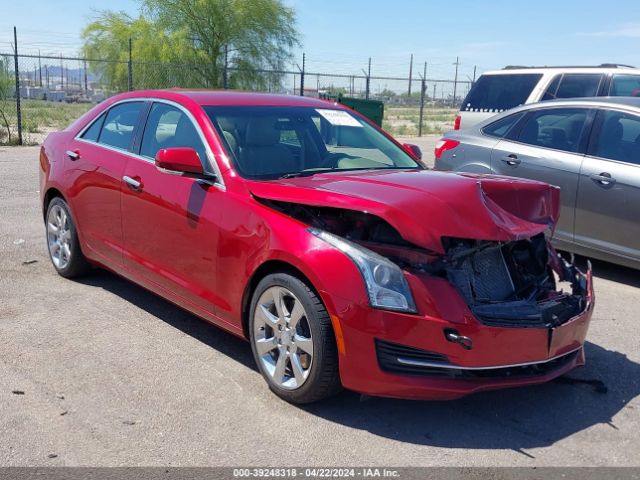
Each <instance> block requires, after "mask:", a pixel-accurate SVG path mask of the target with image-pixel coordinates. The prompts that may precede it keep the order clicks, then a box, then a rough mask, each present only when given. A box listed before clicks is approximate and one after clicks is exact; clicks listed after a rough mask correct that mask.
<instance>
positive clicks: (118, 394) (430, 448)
mask: <svg viewBox="0 0 640 480" xmlns="http://www.w3.org/2000/svg"><path fill="white" fill-rule="evenodd" d="M433 141H434V138H431V139H426V140H424V141H423V142H425V143H423V146H425V152H426V153H427V155H426V157H430V152H427V151H426V148H429V146H430V145H429V142H431V145H432V143H433ZM37 156H38V150H37V148H35V147H26V148H4V149H2V148H0V168H1V169H2V177H1V178H2V179H1V180H0V212H2V215H0V439H2V440H1V441H0V465H2V466H9V465H51V466H55V465H85V466H90V465H227V466H237V465H252V466H267V465H269V466H286V465H298V466H305V465H316V466H331V465H353V466H357V465H388V466H400V465H463V466H471V465H475V466H495V465H505V466H508V465H527V466H543V465H575V466H591V465H593V466H595V465H616V466H625V465H636V466H638V465H640V456H639V455H638V452H639V451H640V436H639V435H638V431H640V416H639V411H640V397H639V396H640V350H639V345H640V344H639V342H638V337H636V336H635V335H636V333H637V332H638V325H637V322H638V312H639V311H640V302H639V299H640V277H639V275H638V272H636V271H632V270H628V269H625V268H622V267H617V266H614V265H610V264H606V263H600V262H596V263H595V265H594V267H595V272H596V277H597V278H596V280H595V282H596V283H595V286H596V290H597V306H596V312H595V316H594V318H593V321H592V324H591V330H590V334H589V343H588V344H587V346H586V352H587V357H588V365H587V366H586V367H585V368H583V369H581V370H578V371H575V372H573V373H571V375H570V377H571V378H573V379H585V380H600V381H602V382H603V383H604V384H605V385H606V388H607V391H606V393H603V392H602V389H601V388H600V389H598V388H596V386H597V385H596V386H594V385H592V384H589V383H577V382H575V381H570V380H566V379H565V380H559V381H555V382H553V383H551V384H547V385H544V386H539V387H535V388H525V389H517V390H509V391H501V392H493V393H486V394H480V395H476V396H472V397H468V398H466V399H463V400H459V401H455V402H448V403H444V402H440V403H436V402H410V401H398V400H387V399H376V398H374V399H370V400H367V401H361V399H360V397H359V396H358V395H356V394H354V393H350V392H345V393H344V394H342V395H340V396H338V397H337V398H335V399H333V400H331V401H329V402H326V403H323V404H319V405H313V406H310V407H305V408H299V407H294V406H292V405H288V404H286V403H284V402H282V401H280V400H278V399H277V398H276V397H275V396H274V395H272V394H271V393H269V391H268V389H267V388H266V385H265V383H264V382H263V381H262V379H261V377H260V376H259V374H258V373H257V371H256V369H255V366H254V365H253V361H252V357H251V353H250V348H249V346H248V344H246V343H244V342H242V341H241V340H238V339H237V338H234V337H232V336H231V335H228V334H226V333H224V332H222V331H220V330H218V329H217V328H215V327H212V326H209V325H207V324H205V323H204V322H202V321H200V320H198V319H197V318H195V317H193V316H192V315H190V314H188V313H186V312H184V311H182V310H180V309H179V308H177V307H174V306H172V305H171V304H169V303H167V302H165V301H164V300H162V299H160V298H158V297H156V296H154V295H152V294H150V293H148V292H146V291H145V290H143V289H141V288H139V287H137V286H135V285H133V284H131V283H129V282H127V281H125V280H122V279H120V278H118V277H116V276H114V275H112V274H109V273H106V272H100V271H99V272H96V273H95V274H94V275H93V276H90V277H87V278H86V279H84V280H83V281H81V282H75V281H69V280H65V279H63V278H61V277H59V276H57V275H56V274H55V273H54V271H53V268H52V267H51V265H50V264H49V259H48V257H47V253H46V250H45V244H44V227H43V223H42V217H41V215H40V210H39V204H38V202H39V198H38V180H37V178H38V176H37ZM52 456H55V457H53V458H50V457H52Z"/></svg>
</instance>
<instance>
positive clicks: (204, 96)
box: [112, 88, 342, 108]
mask: <svg viewBox="0 0 640 480" xmlns="http://www.w3.org/2000/svg"><path fill="white" fill-rule="evenodd" d="M112 98H113V99H114V100H124V99H145V98H160V99H165V100H173V101H177V102H180V101H181V100H182V101H184V100H185V99H189V100H191V101H192V102H194V103H196V104H198V105H200V106H213V105H217V106H225V105H229V106H230V105H247V106H251V105H255V106H260V105H264V106H291V107H312V108H327V107H330V106H333V107H337V108H342V107H341V106H340V105H339V104H337V103H335V102H331V101H327V100H321V99H318V98H312V97H300V96H297V95H280V94H272V93H253V92H241V91H237V90H186V89H184V90H183V89H180V88H172V89H167V90H138V91H132V92H126V93H122V94H119V95H116V96H115V97H112Z"/></svg>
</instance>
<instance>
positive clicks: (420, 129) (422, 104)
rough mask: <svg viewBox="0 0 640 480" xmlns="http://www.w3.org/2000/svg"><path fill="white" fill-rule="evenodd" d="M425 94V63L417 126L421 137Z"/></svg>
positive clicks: (425, 65) (425, 63)
mask: <svg viewBox="0 0 640 480" xmlns="http://www.w3.org/2000/svg"><path fill="white" fill-rule="evenodd" d="M425 93H427V62H424V73H423V74H422V83H421V85H420V123H419V124H418V136H419V137H421V136H422V119H423V118H424V97H425Z"/></svg>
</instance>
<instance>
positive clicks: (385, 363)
mask: <svg viewBox="0 0 640 480" xmlns="http://www.w3.org/2000/svg"><path fill="white" fill-rule="evenodd" d="M376 353H377V356H378V364H379V365H380V368H381V369H382V370H384V371H386V372H391V373H402V374H408V375H421V376H427V377H442V378H455V379H481V378H526V377H537V376H543V375H546V374H548V373H551V372H553V371H555V370H557V369H559V368H562V367H563V366H565V365H567V364H569V363H571V362H572V361H573V360H575V358H576V357H577V356H578V354H579V353H580V349H578V350H574V351H573V352H570V353H568V354H566V355H563V356H560V357H557V358H554V359H552V360H548V361H542V362H539V363H534V364H531V365H516V366H505V367H495V368H482V369H471V368H465V367H459V368H458V367H456V365H453V364H451V363H449V360H448V358H447V357H446V356H445V355H442V354H439V353H435V352H429V351H426V350H420V349H417V348H412V347H406V346H403V345H397V344H394V343H389V342H385V341H382V340H378V339H376Z"/></svg>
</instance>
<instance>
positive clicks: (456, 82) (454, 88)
mask: <svg viewBox="0 0 640 480" xmlns="http://www.w3.org/2000/svg"><path fill="white" fill-rule="evenodd" d="M458 65H460V60H459V59H458V57H456V63H455V66H456V76H455V79H454V80H453V105H454V106H455V104H456V93H457V91H458Z"/></svg>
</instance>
